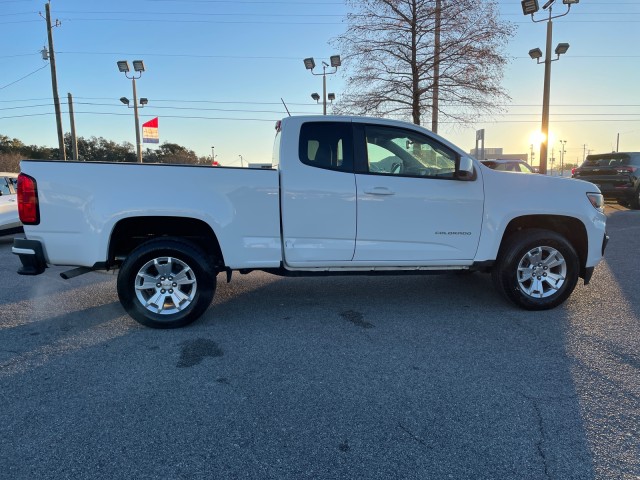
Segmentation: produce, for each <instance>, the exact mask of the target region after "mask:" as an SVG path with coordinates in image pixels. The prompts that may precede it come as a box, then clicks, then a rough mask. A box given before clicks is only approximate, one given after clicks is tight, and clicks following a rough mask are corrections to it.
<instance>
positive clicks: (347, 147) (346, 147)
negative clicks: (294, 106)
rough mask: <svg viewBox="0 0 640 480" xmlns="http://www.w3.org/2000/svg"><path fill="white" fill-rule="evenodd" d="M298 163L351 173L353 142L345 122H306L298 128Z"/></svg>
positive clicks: (349, 127) (348, 125) (348, 126)
mask: <svg viewBox="0 0 640 480" xmlns="http://www.w3.org/2000/svg"><path fill="white" fill-rule="evenodd" d="M299 157H300V161H301V162H302V163H304V164H305V165H310V166H312V167H317V168H326V169H330V170H339V171H342V172H353V140H352V133H351V124H350V123H347V122H306V123H303V124H302V126H301V127H300V149H299Z"/></svg>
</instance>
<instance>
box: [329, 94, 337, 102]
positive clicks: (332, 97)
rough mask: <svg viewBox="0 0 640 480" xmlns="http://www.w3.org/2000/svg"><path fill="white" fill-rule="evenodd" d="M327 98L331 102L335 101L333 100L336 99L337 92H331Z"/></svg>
mask: <svg viewBox="0 0 640 480" xmlns="http://www.w3.org/2000/svg"><path fill="white" fill-rule="evenodd" d="M327 98H328V99H329V101H330V102H331V103H333V101H334V100H335V99H336V94H335V93H329V94H328V95H327Z"/></svg>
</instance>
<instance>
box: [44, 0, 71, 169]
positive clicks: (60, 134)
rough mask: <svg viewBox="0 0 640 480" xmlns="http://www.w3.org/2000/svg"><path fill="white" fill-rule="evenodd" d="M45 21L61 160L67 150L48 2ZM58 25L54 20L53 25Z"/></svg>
mask: <svg viewBox="0 0 640 480" xmlns="http://www.w3.org/2000/svg"><path fill="white" fill-rule="evenodd" d="M44 9H45V12H46V18H45V19H46V21H47V36H48V38H49V65H50V66H51V87H52V89H53V105H54V107H55V110H56V124H57V127H58V148H59V149H60V157H61V158H62V160H66V159H67V152H66V151H65V148H64V132H63V131H62V113H61V111H60V97H59V96H58V79H57V77H56V54H55V51H54V49H53V27H52V26H51V8H50V4H49V2H47V3H45V5H44ZM58 25H60V23H58V20H56V24H55V26H56V27H57V26H58Z"/></svg>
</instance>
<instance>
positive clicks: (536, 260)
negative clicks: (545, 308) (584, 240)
mask: <svg viewBox="0 0 640 480" xmlns="http://www.w3.org/2000/svg"><path fill="white" fill-rule="evenodd" d="M566 278H567V262H566V261H565V259H564V257H563V256H562V254H561V253H560V252H559V251H558V250H556V249H555V248H552V247H536V248H533V249H531V250H529V251H528V252H527V253H525V254H524V256H523V257H522V258H521V259H520V263H518V285H519V287H520V290H521V291H522V292H523V293H524V294H525V295H528V296H530V297H532V298H546V297H550V296H551V295H553V294H555V293H556V292H557V291H558V290H559V289H560V288H561V287H562V285H564V282H565V280H566Z"/></svg>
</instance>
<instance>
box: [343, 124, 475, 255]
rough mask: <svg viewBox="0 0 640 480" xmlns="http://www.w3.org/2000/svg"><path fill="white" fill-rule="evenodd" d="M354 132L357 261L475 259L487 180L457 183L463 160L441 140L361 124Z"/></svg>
mask: <svg viewBox="0 0 640 480" xmlns="http://www.w3.org/2000/svg"><path fill="white" fill-rule="evenodd" d="M354 125H356V124H354ZM354 130H355V132H356V135H355V142H356V157H357V158H356V171H357V172H358V173H356V184H357V189H358V220H357V232H358V234H357V239H356V253H355V256H354V261H355V262H364V263H370V262H394V263H395V264H398V265H425V264H430V265H438V263H442V264H446V263H449V262H451V261H454V262H455V261H470V260H472V259H473V258H474V256H475V253H476V250H477V247H478V241H479V238H480V228H481V226H482V215H483V209H484V192H483V186H482V182H481V181H480V180H479V179H476V180H471V181H460V180H457V179H456V177H455V168H456V164H457V163H456V162H458V161H459V156H458V154H457V153H456V152H454V151H453V150H451V149H450V148H448V147H447V146H445V145H442V144H441V143H440V142H438V141H437V139H435V138H431V137H429V136H427V135H425V134H421V133H419V132H415V131H412V130H408V129H404V128H400V127H390V126H382V125H362V124H360V125H358V126H357V127H356V128H355V129H354Z"/></svg>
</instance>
